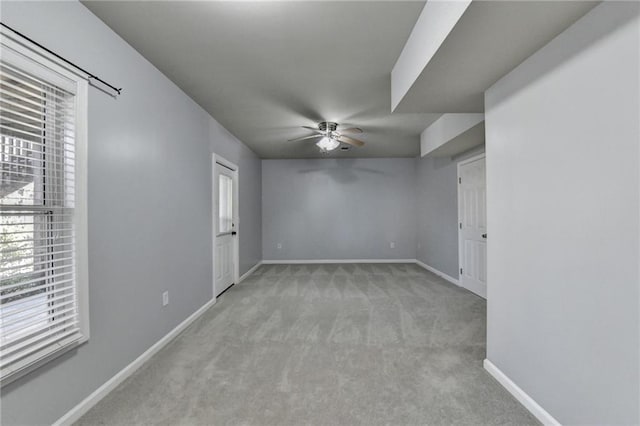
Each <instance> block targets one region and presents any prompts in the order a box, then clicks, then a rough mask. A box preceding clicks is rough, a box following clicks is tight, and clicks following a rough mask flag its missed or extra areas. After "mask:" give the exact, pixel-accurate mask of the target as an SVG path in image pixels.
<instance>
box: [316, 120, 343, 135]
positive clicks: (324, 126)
mask: <svg viewBox="0 0 640 426" xmlns="http://www.w3.org/2000/svg"><path fill="white" fill-rule="evenodd" d="M337 128H338V123H334V122H333V121H322V122H320V123H318V129H319V130H320V131H322V132H327V131H329V132H335V131H336V129H337Z"/></svg>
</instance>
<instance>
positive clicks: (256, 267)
mask: <svg viewBox="0 0 640 426" xmlns="http://www.w3.org/2000/svg"><path fill="white" fill-rule="evenodd" d="M260 265H262V261H260V262H258V263H256V264H255V265H253V266H252V267H251V269H249V270H248V271H247V272H245V273H244V274H242V276H241V277H240V278H238V284H239V283H241V282H242V281H244V280H245V279H246V278H248V277H249V275H251V274H253V273H254V271H255V270H256V269H258V268H259V267H260Z"/></svg>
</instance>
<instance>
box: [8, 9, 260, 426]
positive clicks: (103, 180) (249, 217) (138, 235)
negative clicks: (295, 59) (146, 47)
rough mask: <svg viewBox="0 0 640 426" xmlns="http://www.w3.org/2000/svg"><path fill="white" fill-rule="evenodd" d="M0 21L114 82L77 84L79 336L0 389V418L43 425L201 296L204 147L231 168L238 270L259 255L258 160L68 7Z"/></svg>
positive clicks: (206, 232)
mask: <svg viewBox="0 0 640 426" xmlns="http://www.w3.org/2000/svg"><path fill="white" fill-rule="evenodd" d="M2 21H3V22H5V23H7V24H9V25H11V26H14V27H16V28H17V29H19V30H21V31H23V32H25V33H26V34H28V35H30V36H32V37H33V38H34V39H36V40H39V41H42V42H43V43H46V45H47V46H48V47H50V48H51V49H53V50H55V51H57V52H59V53H61V54H62V55H64V56H67V57H69V58H70V59H72V60H74V61H76V62H77V63H79V64H81V65H82V66H84V67H86V68H87V69H89V70H91V71H93V72H95V73H97V74H99V75H100V76H101V77H103V78H105V79H106V80H107V81H109V82H113V83H115V84H117V85H121V86H122V87H124V92H123V94H122V96H120V97H118V98H117V99H113V98H111V97H109V96H106V95H105V94H103V93H101V92H99V91H97V90H95V89H90V91H89V164H88V173H89V176H88V179H89V182H88V185H89V292H90V295H89V297H90V300H89V301H90V316H91V339H90V341H89V342H88V343H87V344H85V345H83V346H81V347H80V348H78V349H77V350H76V351H73V352H69V353H66V354H65V355H63V356H62V357H60V358H57V359H56V360H55V361H53V362H51V363H48V364H47V365H45V366H44V367H42V368H40V369H38V370H37V371H35V372H33V373H32V374H30V375H28V376H26V377H24V378H22V379H20V380H18V381H16V382H14V383H12V384H10V385H8V386H5V387H3V388H2V391H1V392H2V395H1V397H2V418H1V423H2V424H5V425H11V424H50V423H52V422H53V421H55V420H57V419H58V418H59V417H60V416H62V415H63V414H65V413H66V412H67V411H68V410H69V409H71V408H72V407H74V406H75V405H76V404H77V403H79V402H80V401H81V400H82V399H84V398H85V397H86V396H88V395H89V394H90V393H91V392H93V391H94V390H96V389H97V388H98V387H99V386H100V385H102V384H103V383H104V382H105V381H107V380H108V379H109V378H111V377H112V376H113V375H114V374H115V373H117V372H118V371H119V370H121V369H122V368H123V367H124V366H126V365H127V364H129V363H130V362H131V361H133V360H134V359H135V358H136V357H138V356H139V355H140V354H141V353H142V352H144V351H145V350H146V349H148V348H149V347H150V346H151V345H152V344H154V343H155V342H156V341H158V340H159V339H160V338H161V337H162V336H164V335H165V334H166V333H167V332H169V331H170V330H171V329H172V328H174V327H175V326H176V325H178V324H179V323H180V322H181V321H183V320H184V319H185V318H186V317H188V316H189V315H190V314H192V313H193V312H194V311H196V310H197V309H198V308H199V307H200V306H202V305H203V304H204V303H205V302H206V301H208V300H210V299H211V297H212V273H211V159H210V152H211V151H212V150H214V151H217V152H219V153H220V154H222V155H224V156H226V157H227V158H228V159H229V160H230V161H233V162H235V163H236V164H239V166H240V167H241V170H240V202H241V205H242V209H243V211H242V217H241V226H242V227H243V228H242V229H241V234H242V237H241V243H240V244H241V248H240V252H241V256H242V259H241V265H242V270H243V271H244V270H246V269H248V268H249V267H250V266H251V265H252V263H254V262H255V261H257V260H258V259H260V257H261V256H260V252H261V242H260V238H261V230H260V220H261V214H260V206H261V201H260V178H261V172H260V160H258V159H257V158H256V157H255V156H254V155H253V154H252V153H251V151H249V150H248V149H247V148H245V147H243V146H242V145H241V144H240V143H239V142H237V141H236V140H235V139H234V138H233V137H231V136H230V135H228V134H227V133H226V132H224V131H223V130H222V129H221V128H220V127H219V126H218V125H217V123H215V122H214V121H213V120H212V119H211V117H210V116H209V115H208V114H206V113H205V112H204V111H203V110H202V109H201V108H200V107H199V106H198V105H196V104H195V103H194V102H193V101H192V100H191V99H189V98H188V97H187V96H186V95H185V94H184V93H183V92H182V91H180V90H179V89H178V88H177V87H176V86H175V85H174V84H173V83H171V82H170V81H169V80H168V79H167V78H166V77H164V76H163V75H162V74H161V73H160V72H159V71H157V70H156V69H155V68H154V67H153V66H152V65H151V64H150V63H148V62H147V61H146V60H145V59H143V58H142V57H141V56H140V55H139V54H138V53H137V52H136V51H134V50H133V49H132V48H131V47H130V46H129V45H127V44H126V43H125V42H124V41H123V40H122V39H120V38H119V37H118V36H117V35H116V34H115V33H113V32H112V31H111V30H110V29H109V28H107V27H106V26H105V25H104V24H103V23H102V22H101V21H100V20H99V19H98V18H96V17H95V16H94V15H92V14H91V13H90V12H89V11H88V10H87V9H86V8H85V7H84V6H82V5H81V4H80V3H76V2H44V3H31V2H3V3H2ZM165 290H168V291H169V293H170V300H171V303H170V304H169V305H168V306H167V307H166V308H162V303H161V300H162V298H161V294H162V292H163V291H165ZM214 309H215V308H214ZM34 402H37V403H34Z"/></svg>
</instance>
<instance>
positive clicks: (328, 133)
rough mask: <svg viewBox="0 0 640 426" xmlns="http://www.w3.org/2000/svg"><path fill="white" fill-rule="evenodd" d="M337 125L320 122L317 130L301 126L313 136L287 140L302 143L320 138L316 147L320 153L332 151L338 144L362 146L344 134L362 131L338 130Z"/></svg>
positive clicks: (357, 129) (359, 141) (358, 141)
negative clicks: (311, 132)
mask: <svg viewBox="0 0 640 426" xmlns="http://www.w3.org/2000/svg"><path fill="white" fill-rule="evenodd" d="M338 126H339V124H338V123H334V122H333V121H322V122H320V123H318V128H317V129H316V128H313V127H309V126H302V127H303V128H305V129H308V130H311V131H313V132H315V134H313V135H309V136H303V137H301V138H295V139H289V142H296V141H302V140H305V139H314V138H321V139H320V140H319V141H318V142H316V145H317V146H318V148H320V151H322V152H329V151H333V150H334V149H336V148H337V147H339V146H340V143H346V144H348V145H353V146H358V147H360V146H362V145H364V142H363V141H361V140H359V139H355V138H352V137H351V136H347V135H346V134H345V133H352V134H353V133H362V129H360V128H358V127H350V128H348V129H340V130H338Z"/></svg>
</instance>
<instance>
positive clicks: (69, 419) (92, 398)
mask: <svg viewBox="0 0 640 426" xmlns="http://www.w3.org/2000/svg"><path fill="white" fill-rule="evenodd" d="M215 303H216V299H215V298H213V299H212V300H210V301H208V302H207V303H205V304H204V306H202V307H201V308H199V309H198V310H197V311H195V312H194V313H193V314H191V315H190V316H189V317H188V318H187V319H185V320H184V321H182V322H181V323H180V324H178V326H177V327H176V328H174V329H173V330H171V331H170V332H169V333H167V334H166V335H165V336H164V337H163V338H162V339H160V340H158V341H157V342H156V343H154V344H153V346H151V347H150V348H149V349H147V350H146V351H144V353H143V354H142V355H140V356H139V357H138V358H136V359H135V360H134V361H133V362H131V364H129V365H127V366H126V367H124V368H123V369H122V370H120V371H119V372H118V373H116V374H115V375H114V376H113V377H111V378H110V379H109V380H107V381H106V382H105V383H104V384H103V385H102V386H100V387H99V388H98V389H96V390H95V391H93V393H91V395H89V396H88V397H86V398H85V399H83V400H82V401H81V402H80V403H79V404H78V405H76V406H75V407H73V408H72V409H71V410H69V411H68V412H67V413H66V414H65V415H64V416H62V417H60V418H59V419H58V420H57V421H56V422H55V423H54V426H63V425H64V426H66V425H71V424H73V423H74V422H76V421H77V420H78V419H80V417H82V416H83V415H84V414H85V413H86V412H87V411H89V410H90V409H91V408H92V407H93V406H94V405H96V404H97V403H98V402H100V400H101V399H102V398H104V397H105V396H107V394H108V393H109V392H111V391H112V390H113V389H115V388H116V387H117V386H118V385H119V384H120V383H122V382H123V381H124V380H125V379H126V378H128V377H129V376H131V375H132V374H133V373H135V372H136V370H138V369H139V368H140V367H142V365H143V364H144V363H145V362H147V361H148V360H149V359H150V358H151V357H152V356H153V355H155V354H156V353H157V352H158V351H159V350H160V349H162V348H163V347H164V346H166V345H167V343H169V342H170V341H172V340H173V339H174V338H176V337H177V336H178V335H179V334H180V333H181V332H182V331H184V329H186V328H187V327H188V326H189V325H190V324H191V323H192V322H194V321H195V320H196V319H197V318H198V317H199V316H200V315H202V314H203V313H204V312H205V311H206V310H207V309H209V308H210V307H211V306H213V305H214V304H215Z"/></svg>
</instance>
